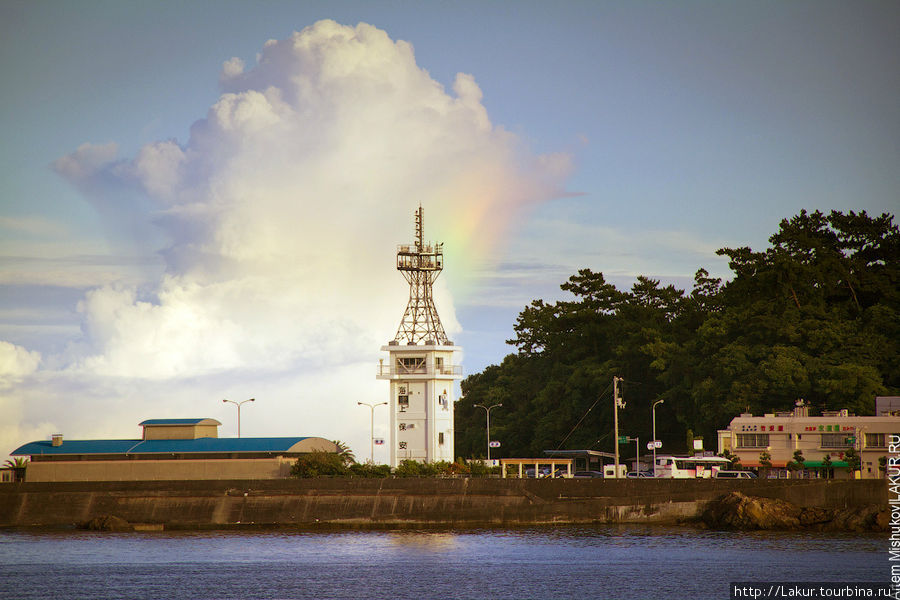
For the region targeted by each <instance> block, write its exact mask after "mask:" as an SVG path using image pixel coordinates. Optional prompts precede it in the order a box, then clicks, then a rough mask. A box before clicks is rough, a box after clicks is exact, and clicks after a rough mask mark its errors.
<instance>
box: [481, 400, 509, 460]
mask: <svg viewBox="0 0 900 600" xmlns="http://www.w3.org/2000/svg"><path fill="white" fill-rule="evenodd" d="M475 406H477V407H479V408H483V409H484V412H485V415H486V416H487V459H488V466H490V462H491V409H492V408H497V407H499V406H503V404H502V403H500V404H492V405H491V406H485V405H484V404H476V405H475Z"/></svg>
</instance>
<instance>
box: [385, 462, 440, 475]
mask: <svg viewBox="0 0 900 600" xmlns="http://www.w3.org/2000/svg"><path fill="white" fill-rule="evenodd" d="M438 464H441V463H430V464H429V463H420V462H419V461H416V460H409V459H407V460H403V461H400V464H399V465H397V468H396V469H394V475H395V476H396V477H434V476H435V475H437V474H438V473H439V472H440V469H439V467H438ZM443 464H446V463H443Z"/></svg>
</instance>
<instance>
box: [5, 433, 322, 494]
mask: <svg viewBox="0 0 900 600" xmlns="http://www.w3.org/2000/svg"><path fill="white" fill-rule="evenodd" d="M220 425H221V423H219V422H218V421H217V420H215V419H150V420H147V421H144V422H142V423H141V424H140V426H141V427H143V435H142V437H141V439H139V440H133V439H131V440H65V439H63V436H62V435H60V434H56V435H53V436H52V438H51V439H50V440H49V441H39V442H29V443H27V444H25V445H24V446H21V447H20V448H17V449H16V450H15V451H13V452H12V453H11V454H12V456H27V457H29V458H30V462H29V463H28V467H27V470H26V475H25V478H26V481H29V482H32V481H159V480H194V479H278V478H283V477H289V476H290V469H291V465H292V464H293V463H294V462H295V461H296V460H297V458H298V457H300V456H302V455H303V454H306V453H309V452H314V451H323V452H337V451H338V447H337V445H336V444H335V443H334V442H331V441H328V440H326V439H325V438H321V437H269V438H220V437H218V428H219V426H220Z"/></svg>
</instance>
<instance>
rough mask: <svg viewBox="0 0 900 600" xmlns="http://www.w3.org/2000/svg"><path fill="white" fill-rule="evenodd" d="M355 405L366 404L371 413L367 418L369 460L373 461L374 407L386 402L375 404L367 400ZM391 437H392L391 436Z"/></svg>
mask: <svg viewBox="0 0 900 600" xmlns="http://www.w3.org/2000/svg"><path fill="white" fill-rule="evenodd" d="M356 404H357V406H368V407H369V411H370V413H371V418H370V420H369V443H370V446H371V448H370V449H369V462H371V463H373V464H374V463H375V407H376V406H381V405H382V404H387V402H378V403H376V404H369V403H367V402H357V403H356ZM392 439H393V438H392Z"/></svg>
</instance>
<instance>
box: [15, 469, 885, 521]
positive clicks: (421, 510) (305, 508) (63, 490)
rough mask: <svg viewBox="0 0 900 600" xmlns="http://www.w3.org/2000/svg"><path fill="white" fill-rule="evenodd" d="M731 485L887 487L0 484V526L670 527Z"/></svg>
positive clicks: (757, 494)
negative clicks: (106, 520)
mask: <svg viewBox="0 0 900 600" xmlns="http://www.w3.org/2000/svg"><path fill="white" fill-rule="evenodd" d="M735 491H737V492H740V493H741V494H743V495H744V496H745V497H751V498H756V499H759V498H762V499H768V500H773V501H782V502H787V503H790V504H791V505H793V506H796V507H799V508H800V509H810V510H811V509H821V510H824V511H831V512H829V513H828V514H835V515H836V514H838V512H839V511H859V510H862V509H864V508H865V507H869V506H873V505H875V506H881V507H887V484H886V482H885V481H881V480H864V481H802V480H797V481H790V480H787V481H785V480H761V481H760V480H742V481H734V480H645V479H627V480H619V481H615V480H581V479H579V480H571V479H570V480H560V479H556V480H547V479H542V480H534V479H468V478H459V479H426V478H423V479H286V480H265V481H247V480H241V481H145V482H66V483H16V484H3V485H0V527H32V526H39V527H58V528H65V527H73V526H76V525H78V524H85V523H90V522H92V520H95V519H98V518H99V519H101V522H102V519H104V518H108V517H116V519H117V520H115V521H113V522H115V523H118V524H119V525H121V524H120V522H119V521H118V520H119V519H120V520H122V521H125V522H127V523H128V524H130V525H132V526H134V527H135V528H138V529H214V528H221V529H227V528H231V527H247V526H251V527H253V526H255V527H299V528H315V527H323V526H324V527H348V528H353V527H366V528H394V527H485V526H488V527H490V526H496V527H514V526H527V525H544V524H569V523H572V524H575V523H659V524H675V523H684V522H700V521H699V520H700V518H701V517H702V515H703V514H704V511H705V510H706V509H707V508H708V507H709V506H710V505H711V503H713V502H714V501H717V500H718V499H721V498H722V497H724V496H727V495H728V494H729V493H731V492H735ZM867 510H868V509H867ZM810 514H812V513H810ZM832 520H834V519H833V518H832ZM95 523H96V521H95ZM711 526H717V525H711ZM718 526H725V525H718ZM727 526H739V525H735V524H730V525H727Z"/></svg>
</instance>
